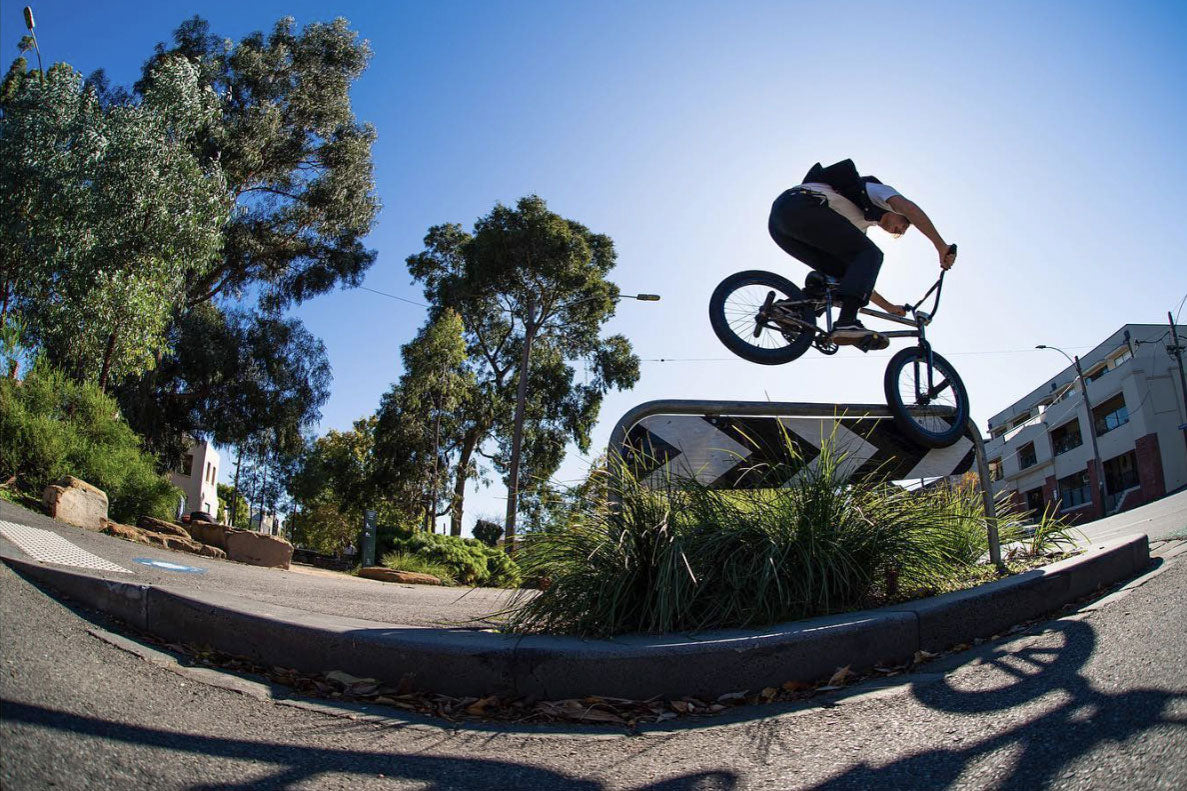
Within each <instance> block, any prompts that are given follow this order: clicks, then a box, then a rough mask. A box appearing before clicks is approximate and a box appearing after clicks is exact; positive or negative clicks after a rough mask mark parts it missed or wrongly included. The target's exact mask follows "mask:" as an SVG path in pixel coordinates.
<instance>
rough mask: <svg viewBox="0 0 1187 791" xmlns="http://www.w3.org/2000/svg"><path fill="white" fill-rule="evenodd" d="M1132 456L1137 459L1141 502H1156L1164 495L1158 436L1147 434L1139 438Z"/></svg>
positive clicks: (1164, 479) (1164, 486) (1163, 478)
mask: <svg viewBox="0 0 1187 791" xmlns="http://www.w3.org/2000/svg"><path fill="white" fill-rule="evenodd" d="M1134 454H1135V455H1136V456H1137V458H1138V481H1139V482H1140V483H1141V485H1142V502H1146V503H1148V502H1150V501H1151V500H1157V499H1158V498H1159V497H1162V496H1163V495H1165V494H1166V477H1165V476H1164V475H1163V471H1162V450H1161V449H1160V448H1159V447H1158V435H1157V434H1147V435H1146V436H1144V437H1139V438H1138V441H1137V444H1136V447H1135V449H1134ZM1135 505H1136V503H1135Z"/></svg>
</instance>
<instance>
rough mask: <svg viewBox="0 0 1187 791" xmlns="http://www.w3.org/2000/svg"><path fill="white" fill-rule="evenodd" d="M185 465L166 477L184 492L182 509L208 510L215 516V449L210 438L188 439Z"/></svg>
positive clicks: (216, 456)
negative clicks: (204, 439)
mask: <svg viewBox="0 0 1187 791" xmlns="http://www.w3.org/2000/svg"><path fill="white" fill-rule="evenodd" d="M186 454H187V456H186V458H187V459H189V460H190V463H189V464H188V465H186V464H183V465H182V466H183V469H182V470H179V471H173V472H170V473H169V481H170V483H172V484H173V485H174V486H176V487H178V488H179V489H181V491H182V492H183V493H184V495H185V507H184V511H185V513H190V512H191V511H207V512H209V513H210V515H211V516H214V517H216V518H217V517H218V468H219V463H220V458H219V454H218V451H216V450H215V449H214V446H213V445H211V444H210V443H209V442H195V441H193V440H190V445H189V448H188V449H187V451H186Z"/></svg>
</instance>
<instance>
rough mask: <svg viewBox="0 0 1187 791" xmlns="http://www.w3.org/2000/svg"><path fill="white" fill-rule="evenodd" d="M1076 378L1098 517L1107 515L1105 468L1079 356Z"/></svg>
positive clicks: (1076, 361) (1077, 356)
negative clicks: (1085, 420) (1093, 470)
mask: <svg viewBox="0 0 1187 791" xmlns="http://www.w3.org/2000/svg"><path fill="white" fill-rule="evenodd" d="M1075 363H1076V376H1078V377H1079V378H1080V393H1081V394H1082V395H1083V396H1084V409H1085V410H1087V412H1088V436H1090V437H1092V461H1093V463H1094V464H1095V465H1096V491H1097V494H1099V495H1100V515H1101V517H1102V518H1103V517H1104V516H1105V515H1106V514H1108V512H1109V509H1108V506H1106V505H1105V468H1104V465H1102V464H1101V463H1100V447H1099V446H1098V445H1097V444H1096V421H1094V420H1093V419H1092V402H1091V401H1089V400H1088V383H1087V382H1085V381H1084V371H1083V370H1082V369H1081V368H1080V355H1076V357H1075Z"/></svg>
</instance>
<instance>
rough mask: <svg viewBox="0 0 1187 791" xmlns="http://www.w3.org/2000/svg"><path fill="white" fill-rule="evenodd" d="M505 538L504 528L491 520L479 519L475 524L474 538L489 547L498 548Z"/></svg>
mask: <svg viewBox="0 0 1187 791" xmlns="http://www.w3.org/2000/svg"><path fill="white" fill-rule="evenodd" d="M502 536H503V526H502V525H500V524H498V523H497V522H492V521H490V520H489V519H479V520H478V521H477V522H475V523H474V538H476V539H477V540H479V541H481V542H482V543H484V544H486V545H487V546H488V547H497V546H498V545H499V539H500V538H501V537H502Z"/></svg>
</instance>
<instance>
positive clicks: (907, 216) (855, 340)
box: [768, 159, 956, 346]
mask: <svg viewBox="0 0 1187 791" xmlns="http://www.w3.org/2000/svg"><path fill="white" fill-rule="evenodd" d="M871 225H877V226H878V227H880V228H881V229H882V230H884V231H886V232H887V233H889V234H891V235H893V236H895V237H898V236H902V234H904V233H905V232H906V231H907V229H908V228H910V227H911V226H912V225H914V226H915V227H916V228H918V229H919V231H920V233H922V234H923V235H924V236H926V237H927V238H928V239H929V240H930V241H931V242H932V244H934V245H935V247H936V252H937V253H938V254H939V258H940V267H941V268H943V269H948V268H950V267H951V266H952V265H953V264H954V263H955V262H956V253H955V252H954V251H953V252H949V245H948V243H947V242H945V241H944V238H943V237H942V236H941V235H940V232H939V231H937V230H936V227H935V225H934V224H933V223H932V221H931V220H930V219H929V218H928V216H927V215H926V214H925V213H924V212H923V209H921V208H919V206H917V205H916V204H915V203H913V202H912V201H910V200H908V199H907V198H905V197H903V196H902V194H901V193H899V192H898V190H896V189H894V188H893V187H891V186H889V185H887V184H883V183H882V182H880V181H878V179H876V178H874V177H873V176H861V175H859V174H858V171H857V168H856V166H854V164H853V160H851V159H846V160H844V161H842V162H838V163H837V164H835V165H830V166H829V167H827V168H825V167H821V166H820V164H819V163H817V164H816V165H814V166H813V167H812V169H811V170H809V171H808V174H807V175H806V176H805V177H804V181H803V183H802V184H800V185H798V186H795V187H792V188H791V189H789V190H787V191H786V192H784V193H783V194H782V195H780V196H779V197H778V198H776V199H775V202H774V204H773V205H772V206H771V217H770V220H769V222H768V229H769V230H770V233H771V238H772V239H774V240H775V244H777V245H779V247H780V248H782V249H783V251H784V252H785V253H787V254H788V255H790V256H792V257H793V258H795V259H797V260H799V261H802V262H803V263H805V264H807V265H808V266H810V267H811V268H812V269H815V270H816V271H817V272H820V273H821V274H824V275H827V276H829V277H832V278H835V279H836V280H837V281H838V283H839V288H838V289H837V291H838V294H840V296H841V312H840V315H839V316H838V318H837V323H836V326H835V327H834V328H833V333H832V339H833V341H834V342H835V343H838V344H861V343H862V342H863V341H867V340H870V339H873V338H881V337H882V336H878V335H877V333H875V332H874V331H873V330H869V329H866V327H865V326H863V325H862V323H861V322H860V321H859V320H858V318H857V311H858V310H859V309H861V308H863V307H865V306H866V305H867V304H868V303H869V302H871V301H872V302H874V304H876V305H878V306H879V307H881V308H882V309H883V310H885V311H887V312H888V313H893V314H894V315H896V316H902V315H905V313H906V311H905V310H904V309H903V308H902V307H900V306H898V305H894V304H892V303H891V302H889V301H888V300H886V299H885V298H883V297H882V295H881V294H879V293H878V292H877V291H875V290H874V283H875V281H876V280H877V278H878V270H879V269H881V267H882V251H881V250H879V249H878V246H877V245H875V244H874V243H873V242H872V241H870V239H869V237H868V236H867V235H866V232H867V231H868V230H869V228H870V226H871ZM884 345H885V342H884V343H883V346H884ZM867 346H868V345H867Z"/></svg>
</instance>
